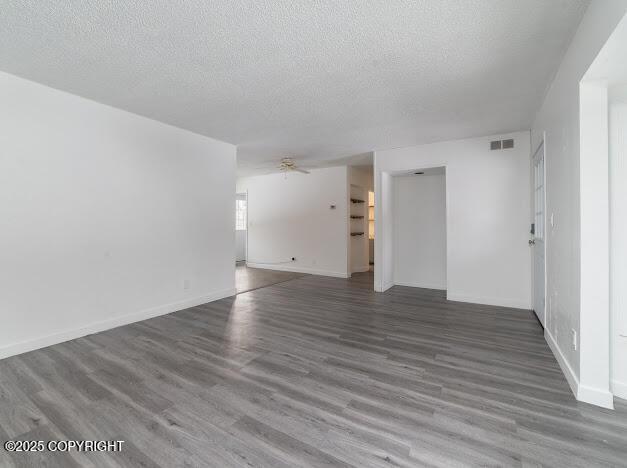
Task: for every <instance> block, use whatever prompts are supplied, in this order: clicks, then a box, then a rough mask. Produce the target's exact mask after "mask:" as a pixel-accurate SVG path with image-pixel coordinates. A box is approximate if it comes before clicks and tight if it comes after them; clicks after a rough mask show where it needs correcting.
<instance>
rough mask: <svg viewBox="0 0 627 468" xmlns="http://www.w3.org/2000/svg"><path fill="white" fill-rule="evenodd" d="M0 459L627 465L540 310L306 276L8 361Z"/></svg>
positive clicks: (608, 423)
mask: <svg viewBox="0 0 627 468" xmlns="http://www.w3.org/2000/svg"><path fill="white" fill-rule="evenodd" d="M0 439H30V440H40V439H43V440H48V439H59V440H60V439H80V440H84V439H120V440H125V441H126V442H125V444H124V445H123V451H122V452H121V453H82V454H81V453H76V452H74V453H71V454H67V453H65V454H63V453H53V454H50V453H47V454H24V453H20V454H17V453H16V454H12V455H9V454H7V452H4V451H0V466H19V467H22V466H62V467H71V466H96V467H108V466H112V467H113V466H133V467H134V466H142V467H147V466H160V467H177V466H187V467H191V466H199V467H200V466H216V467H230V466H271V467H294V466H356V467H370V466H373V467H390V466H443V467H452V466H524V467H530V466H563V467H593V466H627V407H626V406H625V405H624V404H622V403H620V402H617V410H616V411H610V410H604V409H600V408H596V407H593V406H589V405H586V404H581V403H578V402H577V401H576V400H575V399H574V398H573V396H572V394H571V393H570V390H569V389H568V385H567V384H566V381H565V380H564V377H563V376H562V373H561V372H560V370H559V367H558V365H557V363H556V361H555V359H554V358H553V356H552V354H551V351H550V350H549V348H548V347H547V345H546V343H545V341H544V339H543V337H542V333H541V330H540V327H539V325H538V323H537V321H536V319H535V318H534V317H533V316H532V314H531V313H530V312H527V311H521V310H515V309H505V308H499V307H489V306H478V305H469V304H462V303H454V302H447V301H446V300H445V299H444V297H443V293H441V292H438V291H433V290H420V289H413V288H404V287H395V288H393V289H392V290H390V291H389V292H387V293H385V294H376V293H374V292H373V291H372V274H370V273H365V274H361V275H358V276H357V277H356V278H354V279H352V280H343V279H337V278H325V277H315V276H306V277H302V278H298V279H294V280H291V281H288V282H283V283H280V284H276V285H274V286H270V287H267V288H263V289H257V290H254V291H251V292H248V293H244V294H240V295H238V296H236V297H233V298H228V299H223V300H220V301H216V302H212V303H209V304H206V305H203V306H199V307H194V308H191V309H187V310H184V311H181V312H176V313H173V314H169V315H166V316H162V317H158V318H154V319H151V320H147V321H144V322H139V323H136V324H132V325H128V326H124V327H121V328H117V329H113V330H109V331H107V332H103V333H99V334H96V335H90V336H88V337H85V338H81V339H77V340H73V341H69V342H66V343H63V344H59V345H55V346H51V347H49V348H45V349H41V350H38V351H34V352H30V353H27V354H23V355H20V356H15V357H12V358H9V359H5V360H3V361H0Z"/></svg>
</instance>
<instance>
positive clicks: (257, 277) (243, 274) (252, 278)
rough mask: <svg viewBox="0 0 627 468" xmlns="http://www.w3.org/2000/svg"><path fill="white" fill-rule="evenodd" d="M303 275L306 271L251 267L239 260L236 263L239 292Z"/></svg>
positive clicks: (236, 279)
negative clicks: (296, 271)
mask: <svg viewBox="0 0 627 468" xmlns="http://www.w3.org/2000/svg"><path fill="white" fill-rule="evenodd" d="M303 276H305V274H304V273H295V272H293V271H278V270H267V269H265V268H249V267H247V266H246V262H237V263H236V264H235V288H236V289H237V292H238V294H239V293H243V292H246V291H252V290H253V289H259V288H265V287H267V286H271V285H273V284H277V283H282V282H283V281H289V280H292V279H295V278H301V277H303Z"/></svg>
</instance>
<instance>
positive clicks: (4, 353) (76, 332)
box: [0, 288, 237, 359]
mask: <svg viewBox="0 0 627 468" xmlns="http://www.w3.org/2000/svg"><path fill="white" fill-rule="evenodd" d="M235 294H237V291H236V290H235V289H234V288H232V289H224V290H221V291H213V292H211V293H208V294H204V295H202V296H197V297H193V298H190V299H185V300H183V301H179V302H173V303H170V304H164V305H161V306H157V307H151V308H149V309H144V310H140V311H138V312H133V313H130V314H125V315H122V316H119V317H114V318H111V319H107V320H101V321H98V322H94V323H91V324H89V325H86V326H83V327H79V328H73V329H71V330H66V331H62V332H58V333H53V334H51V335H45V336H40V337H37V338H33V339H29V340H25V341H21V342H19V343H13V344H10V345H7V346H2V347H0V359H4V358H7V357H9V356H15V355H16V354H22V353H27V352H29V351H34V350H36V349H40V348H45V347H47V346H52V345H55V344H58V343H63V342H64V341H69V340H74V339H76V338H80V337H82V336H86V335H91V334H94V333H98V332H102V331H105V330H110V329H111V328H116V327H120V326H122V325H128V324H129V323H134V322H139V321H141V320H146V319H149V318H153V317H158V316H160V315H165V314H169V313H171V312H176V311H178V310H183V309H188V308H190V307H195V306H198V305H201V304H206V303H207V302H212V301H217V300H218V299H223V298H225V297H229V296H233V295H235Z"/></svg>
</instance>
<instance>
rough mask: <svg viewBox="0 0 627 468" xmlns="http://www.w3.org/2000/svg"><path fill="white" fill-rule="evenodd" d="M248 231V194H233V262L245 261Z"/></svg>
mask: <svg viewBox="0 0 627 468" xmlns="http://www.w3.org/2000/svg"><path fill="white" fill-rule="evenodd" d="M247 233H248V196H247V194H246V193H238V194H236V195H235V262H236V263H244V262H246V253H247Z"/></svg>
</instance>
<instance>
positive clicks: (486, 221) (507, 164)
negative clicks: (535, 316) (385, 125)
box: [375, 132, 531, 309]
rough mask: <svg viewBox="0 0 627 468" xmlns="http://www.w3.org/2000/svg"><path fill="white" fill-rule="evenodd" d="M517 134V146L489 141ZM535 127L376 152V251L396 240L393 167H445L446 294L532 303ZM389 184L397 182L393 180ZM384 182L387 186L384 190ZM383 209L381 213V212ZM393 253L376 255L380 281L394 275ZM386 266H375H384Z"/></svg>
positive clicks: (507, 303)
mask: <svg viewBox="0 0 627 468" xmlns="http://www.w3.org/2000/svg"><path fill="white" fill-rule="evenodd" d="M506 138H513V139H514V140H515V147H514V148H513V149H507V150H500V151H490V148H489V145H490V141H491V140H494V139H506ZM529 164H530V155H529V132H517V133H511V134H505V135H498V136H489V137H482V138H472V139H467V140H456V141H448V142H441V143H433V144H428V145H420V146H412V147H406V148H397V149H392V150H386V151H377V152H376V153H375V187H376V191H375V192H376V193H375V196H376V204H377V205H381V204H382V203H383V204H386V206H385V207H383V208H381V207H380V208H379V209H378V210H377V214H378V215H379V216H376V217H375V218H377V220H376V221H375V223H376V226H377V231H376V232H377V234H376V239H375V244H379V247H375V251H378V252H381V250H382V249H384V250H388V249H390V248H391V246H390V244H392V243H393V241H392V240H391V239H392V238H393V236H392V233H391V232H388V231H387V229H388V228H387V227H386V219H387V218H389V217H391V218H392V219H393V218H394V216H395V215H396V214H395V213H394V210H393V207H389V206H387V204H389V203H391V199H392V194H391V191H390V190H389V189H387V190H386V185H387V182H386V180H387V179H388V177H390V174H391V173H392V174H394V173H399V172H406V171H410V170H412V169H424V168H429V167H440V166H444V167H446V188H447V192H448V200H447V205H448V219H447V248H448V256H447V257H448V258H447V283H448V291H447V295H448V298H449V299H451V300H459V301H466V302H475V303H483V304H494V305H502V306H511V307H521V308H526V309H529V308H531V254H530V251H529V250H530V249H529V247H528V244H527V241H528V239H529V234H528V233H529V216H530V214H529V210H530V197H529V172H530V171H529ZM390 183H391V182H390ZM379 187H381V188H382V190H381V189H379ZM380 215H383V217H382V216H380ZM389 258H390V257H388V256H386V255H383V258H382V261H383V262H384V264H382V265H379V259H378V258H375V280H376V279H379V281H380V282H379V286H380V287H381V288H383V287H384V285H388V284H390V283H391V282H392V279H391V275H392V274H393V272H392V271H391V270H392V268H391V263H393V261H392V262H390V260H389ZM380 266H381V267H383V268H382V269H381V270H379V274H381V276H379V275H377V272H376V271H377V270H378V269H379V267H380Z"/></svg>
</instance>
